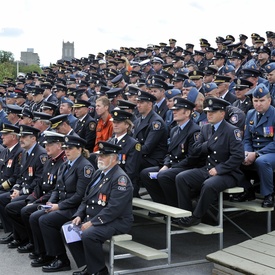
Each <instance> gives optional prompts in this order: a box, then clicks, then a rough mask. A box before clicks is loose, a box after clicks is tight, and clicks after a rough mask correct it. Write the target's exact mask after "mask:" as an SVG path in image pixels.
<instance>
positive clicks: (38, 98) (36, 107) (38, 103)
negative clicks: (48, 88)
mask: <svg viewBox="0 0 275 275" xmlns="http://www.w3.org/2000/svg"><path fill="white" fill-rule="evenodd" d="M43 92H44V89H42V88H40V87H39V86H34V87H33V90H32V96H33V101H34V104H33V106H32V109H31V110H32V111H33V112H34V111H36V112H39V111H41V110H40V108H41V107H42V104H43V101H44V98H43Z"/></svg>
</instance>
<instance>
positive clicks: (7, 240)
mask: <svg viewBox="0 0 275 275" xmlns="http://www.w3.org/2000/svg"><path fill="white" fill-rule="evenodd" d="M12 241H13V234H12V233H10V234H9V235H8V236H7V237H5V238H1V239H0V243H1V244H8V243H10V242H12Z"/></svg>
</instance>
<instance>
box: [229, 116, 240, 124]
mask: <svg viewBox="0 0 275 275" xmlns="http://www.w3.org/2000/svg"><path fill="white" fill-rule="evenodd" d="M238 121H239V116H238V114H233V115H232V116H231V117H230V119H229V122H230V123H231V124H236V123H238Z"/></svg>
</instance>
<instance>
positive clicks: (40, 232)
mask: <svg viewBox="0 0 275 275" xmlns="http://www.w3.org/2000/svg"><path fill="white" fill-rule="evenodd" d="M68 221H69V219H68V218H67V217H65V216H63V215H61V214H59V213H57V212H55V211H53V212H49V213H46V212H45V211H44V210H37V211H36V212H34V213H32V214H31V216H30V226H31V230H32V234H33V241H34V248H35V253H37V254H41V255H43V254H44V255H49V256H60V255H63V254H66V249H65V246H64V242H63V238H62V235H61V227H62V225H63V224H65V223H66V222H68Z"/></svg>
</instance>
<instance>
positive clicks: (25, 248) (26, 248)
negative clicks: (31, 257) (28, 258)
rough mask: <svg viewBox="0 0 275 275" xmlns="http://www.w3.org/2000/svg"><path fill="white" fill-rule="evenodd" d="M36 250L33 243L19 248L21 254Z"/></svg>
mask: <svg viewBox="0 0 275 275" xmlns="http://www.w3.org/2000/svg"><path fill="white" fill-rule="evenodd" d="M33 250H34V245H33V244H32V243H28V244H26V245H22V246H18V248H17V251H18V252H19V253H30V252H32V251H33Z"/></svg>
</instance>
